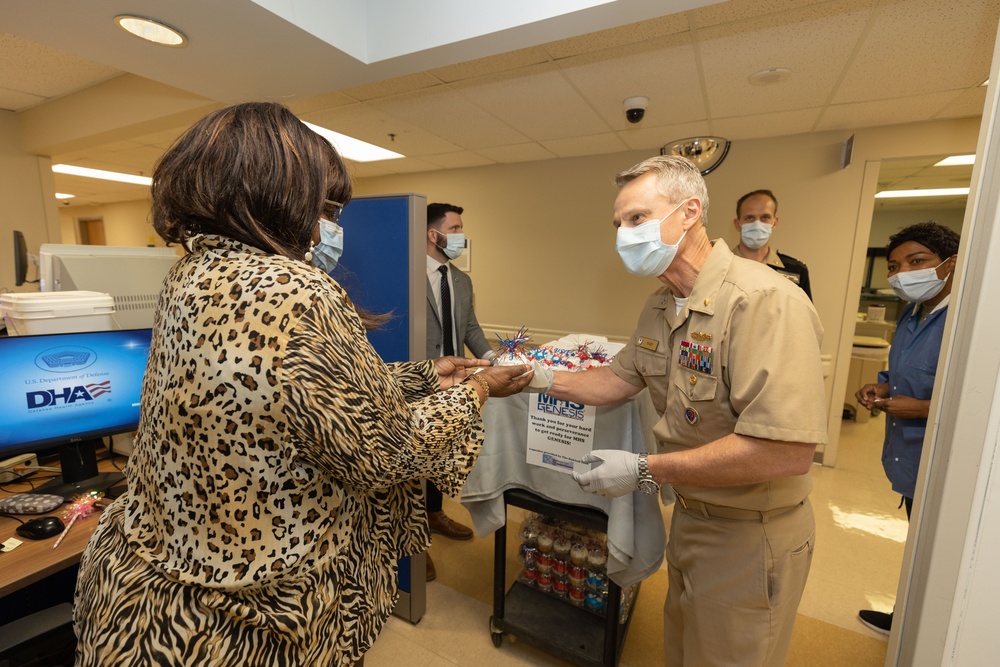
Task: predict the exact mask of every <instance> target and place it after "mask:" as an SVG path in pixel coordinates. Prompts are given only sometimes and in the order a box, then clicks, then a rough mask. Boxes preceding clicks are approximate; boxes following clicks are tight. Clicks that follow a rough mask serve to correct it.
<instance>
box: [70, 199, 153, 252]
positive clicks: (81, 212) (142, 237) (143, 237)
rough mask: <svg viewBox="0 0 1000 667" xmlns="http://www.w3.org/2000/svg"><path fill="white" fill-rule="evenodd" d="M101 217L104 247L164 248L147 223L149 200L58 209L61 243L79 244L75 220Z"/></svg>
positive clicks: (150, 225)
mask: <svg viewBox="0 0 1000 667" xmlns="http://www.w3.org/2000/svg"><path fill="white" fill-rule="evenodd" d="M87 218H102V219H103V221H104V237H105V245H120V246H144V245H157V246H164V245H166V244H165V243H164V242H163V239H161V238H160V237H159V236H157V235H156V232H155V231H153V225H152V224H150V222H149V221H148V218H149V200H148V199H140V200H138V201H126V202H118V203H116V204H107V205H105V206H64V207H61V208H60V209H59V227H60V230H61V232H62V240H61V241H59V242H60V243H80V238H79V230H78V225H77V221H79V220H81V219H87Z"/></svg>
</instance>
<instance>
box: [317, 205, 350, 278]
mask: <svg viewBox="0 0 1000 667" xmlns="http://www.w3.org/2000/svg"><path fill="white" fill-rule="evenodd" d="M310 252H311V253H312V257H311V258H310V259H309V262H310V263H311V264H312V265H313V266H315V267H316V268H317V269H319V270H321V271H323V272H324V273H330V272H331V271H333V270H334V269H335V268H337V262H338V261H340V256H341V255H342V254H344V229H343V228H342V227H341V226H340V225H338V224H337V223H336V222H331V221H330V220H327V219H326V218H320V219H319V244H318V245H316V246H315V247H314V248H313V249H312V250H311V251H310Z"/></svg>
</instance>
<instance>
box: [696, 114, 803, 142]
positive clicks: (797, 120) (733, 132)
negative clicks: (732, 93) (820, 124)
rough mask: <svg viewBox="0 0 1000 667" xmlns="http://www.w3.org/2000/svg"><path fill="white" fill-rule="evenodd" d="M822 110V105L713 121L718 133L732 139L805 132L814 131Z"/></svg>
mask: <svg viewBox="0 0 1000 667" xmlns="http://www.w3.org/2000/svg"><path fill="white" fill-rule="evenodd" d="M821 112H822V109H821V108H820V107H815V108H813V109H795V110H792V111H778V112H775V113H769V114H761V115H759V116H737V117H735V118H719V119H716V120H713V121H712V128H713V129H714V131H715V133H716V134H717V135H719V136H722V137H725V138H726V139H731V140H735V139H759V138H761V137H780V136H785V135H789V134H804V133H806V132H810V131H812V129H813V126H814V125H815V124H816V121H817V120H818V119H819V115H820V113H821Z"/></svg>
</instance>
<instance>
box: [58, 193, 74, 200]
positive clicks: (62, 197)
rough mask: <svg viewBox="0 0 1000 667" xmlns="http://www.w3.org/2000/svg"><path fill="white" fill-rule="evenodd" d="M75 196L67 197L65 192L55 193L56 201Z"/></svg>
mask: <svg viewBox="0 0 1000 667" xmlns="http://www.w3.org/2000/svg"><path fill="white" fill-rule="evenodd" d="M75 196H76V195H68V194H66V193H65V192H57V193H56V199H72V198H73V197H75Z"/></svg>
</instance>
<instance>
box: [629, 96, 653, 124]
mask: <svg viewBox="0 0 1000 667" xmlns="http://www.w3.org/2000/svg"><path fill="white" fill-rule="evenodd" d="M648 106H649V98H648V97H642V96H641V95H636V96H634V97H629V98H627V99H626V100H625V120H627V121H628V122H630V123H632V124H635V123H638V122H639V121H641V120H642V119H643V117H645V115H646V107H648Z"/></svg>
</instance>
